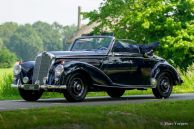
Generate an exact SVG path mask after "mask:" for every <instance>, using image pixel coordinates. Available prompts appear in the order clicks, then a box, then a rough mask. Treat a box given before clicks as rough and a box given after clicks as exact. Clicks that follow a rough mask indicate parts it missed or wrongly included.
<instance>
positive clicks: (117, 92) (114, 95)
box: [107, 89, 125, 98]
mask: <svg viewBox="0 0 194 129" xmlns="http://www.w3.org/2000/svg"><path fill="white" fill-rule="evenodd" d="M124 93H125V89H109V90H107V94H108V95H109V96H110V97H112V98H120V97H121V96H122V95H123V94H124Z"/></svg>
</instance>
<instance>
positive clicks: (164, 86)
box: [160, 77, 170, 93]
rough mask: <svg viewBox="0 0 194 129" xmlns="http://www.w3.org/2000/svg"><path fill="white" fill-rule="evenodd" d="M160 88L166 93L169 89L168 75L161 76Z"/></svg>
mask: <svg viewBox="0 0 194 129" xmlns="http://www.w3.org/2000/svg"><path fill="white" fill-rule="evenodd" d="M160 88H161V91H162V92H163V93H167V92H168V91H169V90H170V80H169V78H168V77H163V78H162V79H161V81H160Z"/></svg>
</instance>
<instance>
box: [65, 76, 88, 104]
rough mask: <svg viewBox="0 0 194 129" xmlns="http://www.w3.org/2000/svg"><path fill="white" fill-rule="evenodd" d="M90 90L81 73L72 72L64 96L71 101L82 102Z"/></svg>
mask: <svg viewBox="0 0 194 129" xmlns="http://www.w3.org/2000/svg"><path fill="white" fill-rule="evenodd" d="M87 92H88V84H87V82H86V80H85V79H84V78H83V77H82V76H81V74H80V73H74V74H72V75H71V76H70V77H69V79H68V83H67V89H66V90H65V92H64V97H65V98H66V99H67V101H69V102H81V101H83V100H84V99H85V97H86V94H87Z"/></svg>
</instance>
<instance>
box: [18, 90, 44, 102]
mask: <svg viewBox="0 0 194 129" xmlns="http://www.w3.org/2000/svg"><path fill="white" fill-rule="evenodd" d="M19 93H20V96H21V97H22V98H23V99H24V100H26V101H37V100H38V99H40V97H41V96H42V93H43V91H40V90H39V91H32V90H24V89H21V88H19Z"/></svg>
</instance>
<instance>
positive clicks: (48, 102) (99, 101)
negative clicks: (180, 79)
mask: <svg viewBox="0 0 194 129" xmlns="http://www.w3.org/2000/svg"><path fill="white" fill-rule="evenodd" d="M191 99H194V93H189V94H172V95H171V97H170V98H169V99H155V97H154V96H153V95H130V96H124V97H122V98H119V99H112V98H110V97H107V96H106V97H88V98H86V100H85V101H84V102H78V103H70V102H67V101H66V100H65V99H64V98H59V99H40V100H38V101H37V102H26V101H24V100H2V101H0V111H5V110H19V109H31V108H41V107H51V106H82V105H110V104H126V103H145V102H159V101H175V100H191Z"/></svg>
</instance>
